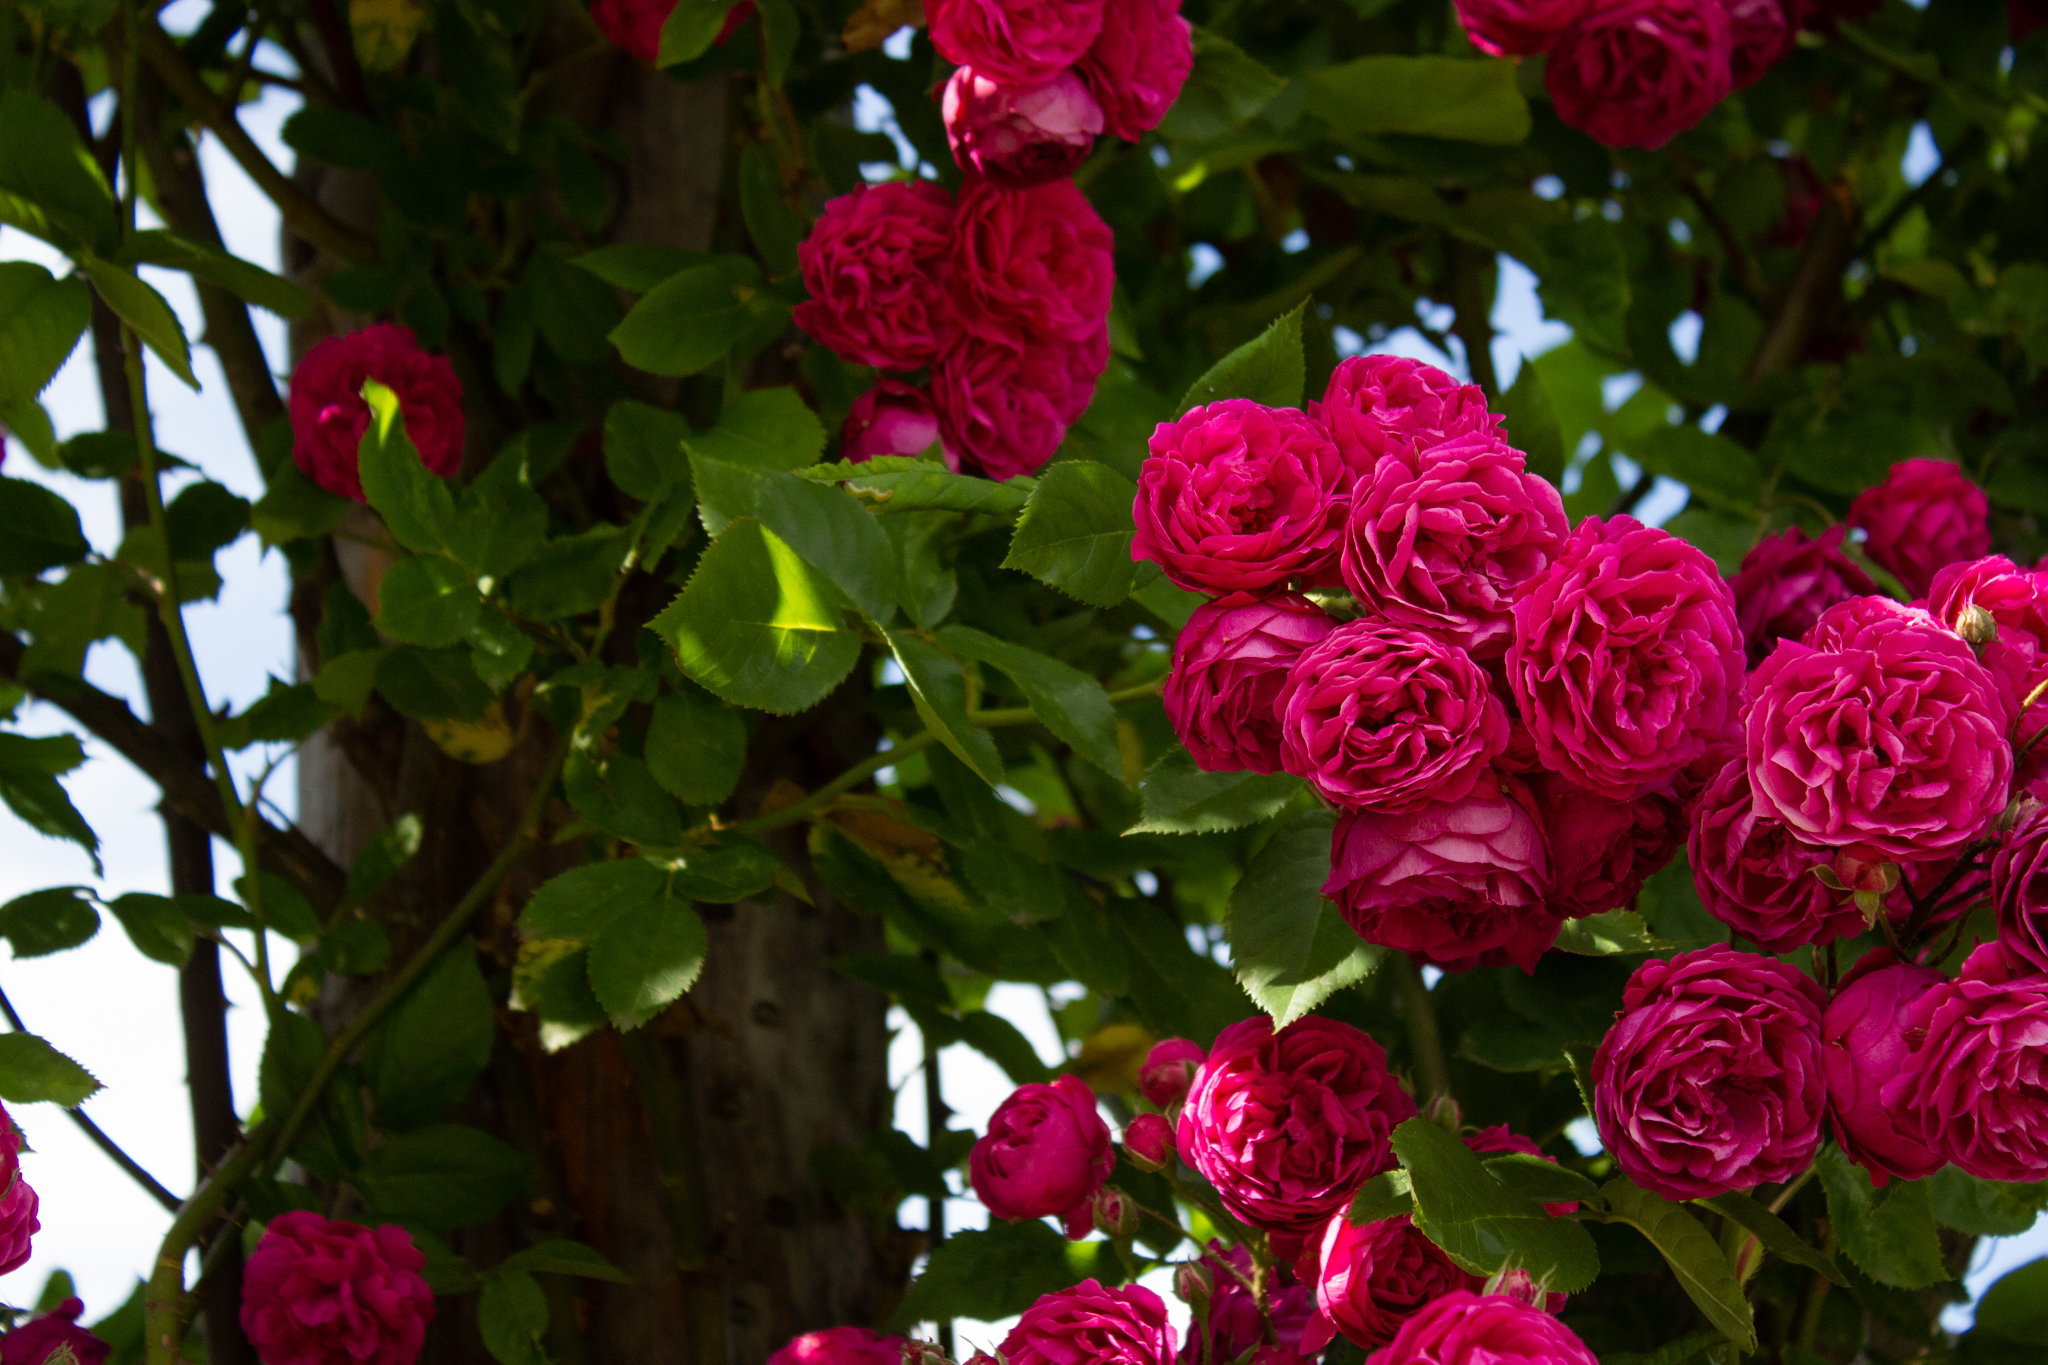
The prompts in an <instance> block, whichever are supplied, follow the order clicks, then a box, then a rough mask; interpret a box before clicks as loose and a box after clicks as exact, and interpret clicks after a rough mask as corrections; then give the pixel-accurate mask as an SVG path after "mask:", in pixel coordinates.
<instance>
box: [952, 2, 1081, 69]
mask: <svg viewBox="0 0 2048 1365" xmlns="http://www.w3.org/2000/svg"><path fill="white" fill-rule="evenodd" d="M925 14H926V16H927V18H928V20H929V22H930V24H931V33H932V46H933V47H936V48H937V49H938V50H939V55H940V56H941V57H944V58H945V59H946V60H947V61H949V62H951V63H953V64H954V65H955V66H971V67H974V68H975V69H976V70H978V71H981V72H983V73H984V74H985V75H987V76H988V77H989V78H990V79H991V80H994V81H997V82H999V83H1001V84H1003V85H1008V86H1027V85H1038V84H1041V83H1042V82H1044V81H1048V80H1050V79H1052V78H1053V77H1054V76H1055V75H1057V74H1058V73H1059V72H1060V71H1061V70H1063V69H1064V68H1066V67H1069V66H1072V65H1073V64H1074V63H1075V62H1076V61H1078V60H1080V57H1081V54H1082V53H1084V52H1086V51H1087V50H1088V45H1089V44H1090V43H1092V42H1094V41H1095V35H1096V34H1098V33H1100V32H1101V31H1102V0H929V2H928V3H927V4H926V6H925Z"/></svg>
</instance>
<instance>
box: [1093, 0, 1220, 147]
mask: <svg viewBox="0 0 2048 1365" xmlns="http://www.w3.org/2000/svg"><path fill="white" fill-rule="evenodd" d="M1194 68H1195V42H1194V34H1193V32H1192V31H1191V30H1190V29H1189V28H1188V21H1187V20H1185V19H1183V18H1181V17H1180V0H1107V3H1105V4H1104V5H1103V7H1102V33H1101V36H1099V37H1097V38H1096V40H1095V43H1094V45H1093V46H1092V47H1090V48H1089V49H1088V52H1087V54H1086V55H1085V56H1083V57H1082V58H1081V60H1080V62H1079V63H1078V64H1077V65H1076V66H1075V67H1074V70H1075V72H1076V73H1077V74H1078V75H1079V76H1080V77H1081V79H1082V80H1084V81H1086V82H1087V83H1088V89H1089V91H1090V92H1091V93H1093V94H1094V96H1095V98H1096V100H1097V101H1098V102H1100V103H1101V105H1102V113H1103V118H1104V124H1105V127H1106V129H1107V131H1108V133H1109V135H1110V136H1111V137H1120V138H1122V139H1123V140H1124V141H1126V142H1136V141H1137V140H1138V139H1139V138H1141V137H1143V136H1144V135H1145V134H1147V133H1149V132H1151V131H1152V130H1153V129H1154V128H1157V127H1158V126H1159V121H1160V120H1161V119H1163V118H1165V117H1166V111H1167V110H1168V109H1171V108H1172V107H1173V102H1174V101H1175V100H1177V99H1179V98H1180V88H1181V86H1182V85H1183V84H1185V83H1186V81H1187V78H1188V73H1189V72H1190V71H1192V70H1194Z"/></svg>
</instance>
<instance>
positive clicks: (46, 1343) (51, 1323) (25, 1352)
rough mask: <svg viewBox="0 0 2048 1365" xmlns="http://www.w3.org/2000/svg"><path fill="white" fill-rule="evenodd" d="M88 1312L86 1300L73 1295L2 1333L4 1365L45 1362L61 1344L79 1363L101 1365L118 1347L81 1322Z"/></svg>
mask: <svg viewBox="0 0 2048 1365" xmlns="http://www.w3.org/2000/svg"><path fill="white" fill-rule="evenodd" d="M84 1311H85V1303H84V1301H83V1300H81V1299H76V1298H69V1299H66V1300H64V1301H63V1302H62V1303H60V1304H58V1305H57V1306H56V1307H55V1308H52V1309H51V1310H50V1311H49V1312H47V1313H43V1314H41V1315H39V1316H37V1317H33V1318H30V1319H28V1320H27V1321H25V1322H23V1323H21V1324H20V1325H18V1326H17V1327H15V1329H14V1330H13V1331H11V1332H9V1333H7V1334H6V1335H5V1336H0V1365H43V1362H44V1361H46V1360H48V1359H49V1358H50V1353H51V1352H52V1351H55V1350H57V1349H58V1348H59V1347H62V1348H64V1349H65V1350H68V1351H70V1352H71V1358H72V1359H73V1360H74V1361H76V1362H77V1365H101V1362H102V1361H104V1360H105V1359H106V1358H107V1357H108V1356H109V1355H112V1354H113V1350H114V1348H113V1347H111V1346H109V1345H107V1343H106V1342H104V1341H101V1340H100V1339H99V1338H98V1337H96V1336H94V1335H93V1334H92V1333H91V1332H88V1331H86V1330H85V1329H84V1328H83V1327H80V1326H79V1325H78V1316H79V1314H81V1313H83V1312H84Z"/></svg>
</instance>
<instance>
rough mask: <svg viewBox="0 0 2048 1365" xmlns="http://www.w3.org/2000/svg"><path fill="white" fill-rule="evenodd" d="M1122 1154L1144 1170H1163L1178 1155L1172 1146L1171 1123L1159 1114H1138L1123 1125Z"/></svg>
mask: <svg viewBox="0 0 2048 1365" xmlns="http://www.w3.org/2000/svg"><path fill="white" fill-rule="evenodd" d="M1124 1155H1126V1156H1128V1157H1129V1158H1130V1159H1131V1164H1132V1165H1134V1166H1136V1167H1138V1169H1140V1170H1144V1171H1158V1170H1164V1169H1165V1168H1166V1167H1168V1166H1171V1165H1172V1164H1173V1163H1174V1161H1175V1159H1176V1158H1177V1157H1178V1156H1179V1155H1180V1154H1179V1153H1178V1152H1176V1151H1175V1150H1174V1147H1173V1125H1172V1124H1171V1123H1168V1122H1167V1121H1166V1119H1165V1118H1164V1117H1163V1116H1162V1115H1159V1114H1139V1115H1136V1116H1135V1117H1133V1118H1132V1119H1131V1121H1130V1122H1129V1123H1127V1124H1125V1125H1124Z"/></svg>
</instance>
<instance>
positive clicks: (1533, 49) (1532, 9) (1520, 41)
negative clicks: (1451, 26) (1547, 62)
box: [1456, 0, 1595, 57]
mask: <svg viewBox="0 0 2048 1365" xmlns="http://www.w3.org/2000/svg"><path fill="white" fill-rule="evenodd" d="M1594 3H1595V0H1456V4H1457V10H1458V22H1459V23H1461V24H1463V25H1464V26H1465V36H1466V37H1468V38H1470V39H1471V40H1472V46H1474V47H1476V48H1478V49H1479V50H1480V51H1481V52H1485V53H1489V54H1491V55H1493V56H1495V57H1533V56H1535V55H1536V54H1537V53H1539V52H1547V51H1549V50H1550V45H1551V44H1552V43H1554V42H1556V41H1557V35H1558V34H1560V33H1562V32H1564V31H1565V30H1566V29H1567V28H1569V27H1571V25H1573V24H1574V23H1576V22H1578V18H1579V16H1580V15H1581V14H1584V13H1585V12H1586V11H1587V10H1589V9H1591V8H1592V7H1593V5H1594Z"/></svg>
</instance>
